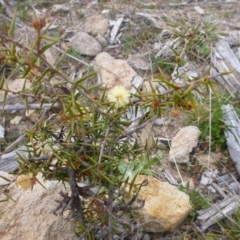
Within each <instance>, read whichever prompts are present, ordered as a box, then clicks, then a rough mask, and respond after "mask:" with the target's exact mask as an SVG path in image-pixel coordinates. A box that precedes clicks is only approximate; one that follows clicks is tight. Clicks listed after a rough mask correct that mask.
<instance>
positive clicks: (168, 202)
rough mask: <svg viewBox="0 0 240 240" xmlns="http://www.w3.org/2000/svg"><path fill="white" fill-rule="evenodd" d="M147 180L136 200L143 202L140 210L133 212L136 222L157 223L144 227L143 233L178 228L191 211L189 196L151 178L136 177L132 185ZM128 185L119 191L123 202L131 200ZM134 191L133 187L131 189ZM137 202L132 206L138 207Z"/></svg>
mask: <svg viewBox="0 0 240 240" xmlns="http://www.w3.org/2000/svg"><path fill="white" fill-rule="evenodd" d="M145 179H147V181H148V185H147V186H143V187H142V188H141V190H140V192H139V195H138V199H143V200H145V205H144V207H143V208H142V209H139V210H136V211H134V212H133V215H134V219H135V220H136V221H137V222H140V223H144V222H147V221H157V222H159V224H157V223H153V222H152V223H149V224H146V225H144V227H143V228H144V231H147V232H163V231H174V230H175V229H176V228H177V227H179V226H180V225H181V224H182V222H183V221H184V220H185V218H186V217H187V216H188V214H189V212H190V211H191V209H192V206H191V204H190V202H189V196H188V195H186V194H185V193H184V192H181V191H179V190H178V188H177V187H175V186H173V185H171V184H169V183H167V182H160V181H159V180H157V179H156V178H154V177H152V176H144V175H138V176H137V178H136V180H135V182H134V184H136V186H138V187H139V185H140V184H141V183H142V182H143V181H144V180H145ZM129 187H130V186H129V185H127V186H125V187H123V188H122V189H121V193H122V196H123V199H124V200H125V202H129V201H130V200H131V198H132V195H133V193H134V192H133V191H132V192H131V194H130V195H129V194H128V193H129ZM133 189H134V187H133ZM138 204H139V203H137V201H136V202H135V203H134V204H133V205H134V206H138Z"/></svg>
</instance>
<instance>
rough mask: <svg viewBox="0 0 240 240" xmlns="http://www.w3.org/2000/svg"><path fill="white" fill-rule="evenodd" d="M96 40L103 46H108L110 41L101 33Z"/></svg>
mask: <svg viewBox="0 0 240 240" xmlns="http://www.w3.org/2000/svg"><path fill="white" fill-rule="evenodd" d="M96 40H97V41H98V42H99V43H100V44H101V46H102V47H103V48H105V47H107V45H108V41H107V40H106V38H105V37H104V36H103V35H102V34H101V33H98V34H97V36H96Z"/></svg>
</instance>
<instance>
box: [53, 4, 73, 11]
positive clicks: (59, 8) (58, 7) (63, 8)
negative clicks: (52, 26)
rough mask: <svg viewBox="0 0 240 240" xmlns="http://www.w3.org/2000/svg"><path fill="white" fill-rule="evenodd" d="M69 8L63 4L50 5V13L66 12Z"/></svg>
mask: <svg viewBox="0 0 240 240" xmlns="http://www.w3.org/2000/svg"><path fill="white" fill-rule="evenodd" d="M69 10H70V8H69V7H68V6H66V5H64V4H54V5H53V6H52V10H51V12H52V13H68V12H69Z"/></svg>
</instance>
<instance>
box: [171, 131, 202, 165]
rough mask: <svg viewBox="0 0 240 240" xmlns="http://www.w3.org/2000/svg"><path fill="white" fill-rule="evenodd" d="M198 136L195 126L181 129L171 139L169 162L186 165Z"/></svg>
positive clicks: (196, 143) (198, 132)
mask: <svg viewBox="0 0 240 240" xmlns="http://www.w3.org/2000/svg"><path fill="white" fill-rule="evenodd" d="M200 134H201V132H200V130H199V129H198V128H197V127H195V126H187V127H184V128H181V129H180V130H179V131H178V133H177V134H176V136H175V137H173V139H172V144H171V149H170V152H169V161H170V162H174V163H175V162H176V163H187V162H188V161H189V153H191V152H192V150H193V148H194V147H196V146H197V145H198V138H199V136H200Z"/></svg>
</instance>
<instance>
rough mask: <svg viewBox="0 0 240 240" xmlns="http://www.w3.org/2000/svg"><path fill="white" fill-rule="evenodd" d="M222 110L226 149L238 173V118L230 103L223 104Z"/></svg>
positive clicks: (239, 148) (239, 163)
mask: <svg viewBox="0 0 240 240" xmlns="http://www.w3.org/2000/svg"><path fill="white" fill-rule="evenodd" d="M222 111H223V119H224V123H225V125H226V128H225V130H224V133H225V136H226V140H227V146H228V151H229V153H230V156H231V158H232V160H233V161H234V162H235V164H236V168H237V171H238V173H239V174H240V120H239V118H238V116H237V114H236V112H235V111H234V109H233V106H232V105H230V104H228V105H223V106H222Z"/></svg>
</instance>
